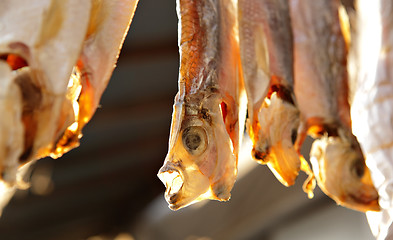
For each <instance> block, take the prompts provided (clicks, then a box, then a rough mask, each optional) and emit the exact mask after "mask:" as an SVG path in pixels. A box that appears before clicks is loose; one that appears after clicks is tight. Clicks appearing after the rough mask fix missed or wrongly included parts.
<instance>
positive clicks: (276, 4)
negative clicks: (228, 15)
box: [238, 0, 313, 197]
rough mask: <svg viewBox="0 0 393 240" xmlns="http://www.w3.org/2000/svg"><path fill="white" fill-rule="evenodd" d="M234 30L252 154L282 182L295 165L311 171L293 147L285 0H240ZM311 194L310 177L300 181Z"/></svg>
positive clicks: (288, 181) (289, 180) (291, 177)
mask: <svg viewBox="0 0 393 240" xmlns="http://www.w3.org/2000/svg"><path fill="white" fill-rule="evenodd" d="M238 6H239V33H240V49H241V57H242V66H243V72H244V81H245V87H246V91H247V96H248V113H249V122H248V132H249V134H250V136H251V139H252V141H253V144H254V147H253V157H254V159H256V160H257V161H258V162H260V163H262V164H267V165H268V166H269V168H270V169H271V170H272V172H273V173H274V175H275V176H276V177H277V178H278V179H279V180H280V182H281V183H282V184H284V185H285V186H290V185H293V184H294V183H295V180H296V178H297V176H298V174H299V170H300V169H303V170H304V171H306V172H307V173H308V174H309V175H311V176H312V172H311V170H310V168H309V167H308V163H307V162H306V161H305V160H304V159H303V158H299V152H298V151H297V150H296V149H295V148H294V143H295V141H296V139H297V131H298V127H299V110H298V108H297V104H296V98H295V95H294V80H293V44H292V42H293V40H292V28H291V20H290V16H289V4H288V1H287V0H279V1H273V0H239V4H238ZM305 186H306V187H305V191H306V192H308V193H309V196H310V197H312V190H313V184H312V180H309V181H308V185H307V184H306V185H305Z"/></svg>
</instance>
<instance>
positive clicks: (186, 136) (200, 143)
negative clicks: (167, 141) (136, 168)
mask: <svg viewBox="0 0 393 240" xmlns="http://www.w3.org/2000/svg"><path fill="white" fill-rule="evenodd" d="M182 140H183V146H184V148H185V149H186V150H187V152H189V153H190V154H192V155H200V154H202V153H203V152H204V151H205V150H206V148H207V136H206V131H205V130H204V129H203V128H202V127H198V126H192V127H188V128H186V129H184V131H183V134H182Z"/></svg>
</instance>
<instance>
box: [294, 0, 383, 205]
mask: <svg viewBox="0 0 393 240" xmlns="http://www.w3.org/2000/svg"><path fill="white" fill-rule="evenodd" d="M339 7H340V2H339V1H338V0H334V1H331V0H318V1H307V2H306V1H299V0H291V1H290V9H291V19H292V23H293V33H294V48H295V78H296V80H295V93H296V97H297V100H298V103H299V108H300V111H301V115H302V120H303V123H304V125H305V126H304V128H305V129H304V133H305V132H306V131H307V132H308V134H310V135H311V136H313V137H315V138H317V140H315V142H314V143H313V146H312V149H311V152H310V156H311V161H312V164H313V170H314V173H315V176H316V178H317V182H318V185H319V186H320V187H321V189H322V190H323V191H324V192H325V193H326V194H327V195H328V196H330V197H331V198H333V199H334V200H335V201H336V202H337V203H338V204H340V205H343V206H346V207H349V208H353V209H356V210H359V211H368V210H374V211H375V210H379V205H378V194H377V192H376V190H375V188H374V186H373V183H372V181H371V178H370V172H369V169H368V168H367V166H366V165H365V161H364V157H363V154H362V151H361V149H360V146H359V144H358V142H357V140H356V138H355V137H354V136H353V135H352V132H351V120H350V108H349V103H348V77H347V46H346V44H347V43H348V41H346V39H345V36H346V35H345V32H343V27H342V25H341V24H340V18H339ZM300 143H301V141H300Z"/></svg>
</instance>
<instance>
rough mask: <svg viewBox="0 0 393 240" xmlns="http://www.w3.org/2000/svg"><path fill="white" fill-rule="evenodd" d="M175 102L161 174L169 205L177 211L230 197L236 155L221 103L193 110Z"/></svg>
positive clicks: (235, 171)
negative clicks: (167, 147) (203, 201)
mask: <svg viewBox="0 0 393 240" xmlns="http://www.w3.org/2000/svg"><path fill="white" fill-rule="evenodd" d="M176 102H177V103H176V104H175V106H174V113H173V117H172V128H171V137H170V141H169V151H168V154H167V156H166V158H165V162H164V165H163V166H162V167H161V169H160V170H159V173H158V177H159V178H160V180H161V181H162V182H163V183H164V185H165V186H166V192H165V198H166V200H167V202H168V203H169V207H170V208H171V209H172V210H177V209H180V208H183V207H186V206H188V205H190V204H192V203H195V202H198V201H201V200H204V199H213V200H219V201H226V200H228V199H229V198H230V191H231V189H232V187H233V185H234V182H235V178H236V174H237V157H236V156H235V154H234V152H233V146H232V142H231V140H230V137H229V135H228V133H227V131H226V127H225V124H224V121H223V117H222V113H221V110H220V106H219V105H220V103H219V102H218V101H215V100H211V99H210V100H209V101H207V102H208V103H207V104H202V106H203V107H202V108H200V109H198V110H191V111H190V110H189V109H187V108H188V106H187V105H186V104H185V103H184V102H183V103H179V102H178V101H176ZM211 102H212V103H211Z"/></svg>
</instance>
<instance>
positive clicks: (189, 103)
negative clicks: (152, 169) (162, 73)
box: [158, 0, 245, 210]
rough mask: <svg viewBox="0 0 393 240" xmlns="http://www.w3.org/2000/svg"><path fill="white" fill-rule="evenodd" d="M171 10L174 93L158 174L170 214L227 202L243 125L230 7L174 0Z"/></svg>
mask: <svg viewBox="0 0 393 240" xmlns="http://www.w3.org/2000/svg"><path fill="white" fill-rule="evenodd" d="M177 9H178V17H179V20H180V23H179V31H180V34H179V37H180V39H179V47H180V74H179V92H178V94H177V95H176V98H175V104H174V111H173V116H172V127H171V134H170V141H169V151H168V154H167V156H166V159H165V163H164V165H163V167H162V168H161V169H160V171H159V173H158V176H159V178H160V179H161V181H162V182H163V183H164V184H165V186H166V192H165V198H166V200H167V202H168V203H169V207H170V208H171V209H173V210H177V209H179V208H182V207H185V206H187V205H189V204H192V203H194V202H197V201H201V200H203V199H215V200H220V201H226V200H228V199H229V197H230V191H231V189H232V187H233V185H234V183H235V179H236V175H237V157H238V152H239V136H240V132H242V127H241V125H242V122H243V121H242V120H241V119H239V112H241V109H239V108H241V105H242V104H241V96H242V94H243V93H242V92H243V88H242V80H241V67H240V53H239V49H238V40H237V36H238V33H237V20H236V18H237V15H236V10H235V5H234V3H233V2H232V0H208V1H206V0H194V1H190V0H178V1H177ZM242 115H245V114H242ZM242 115H241V116H242ZM243 120H244V119H243Z"/></svg>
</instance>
